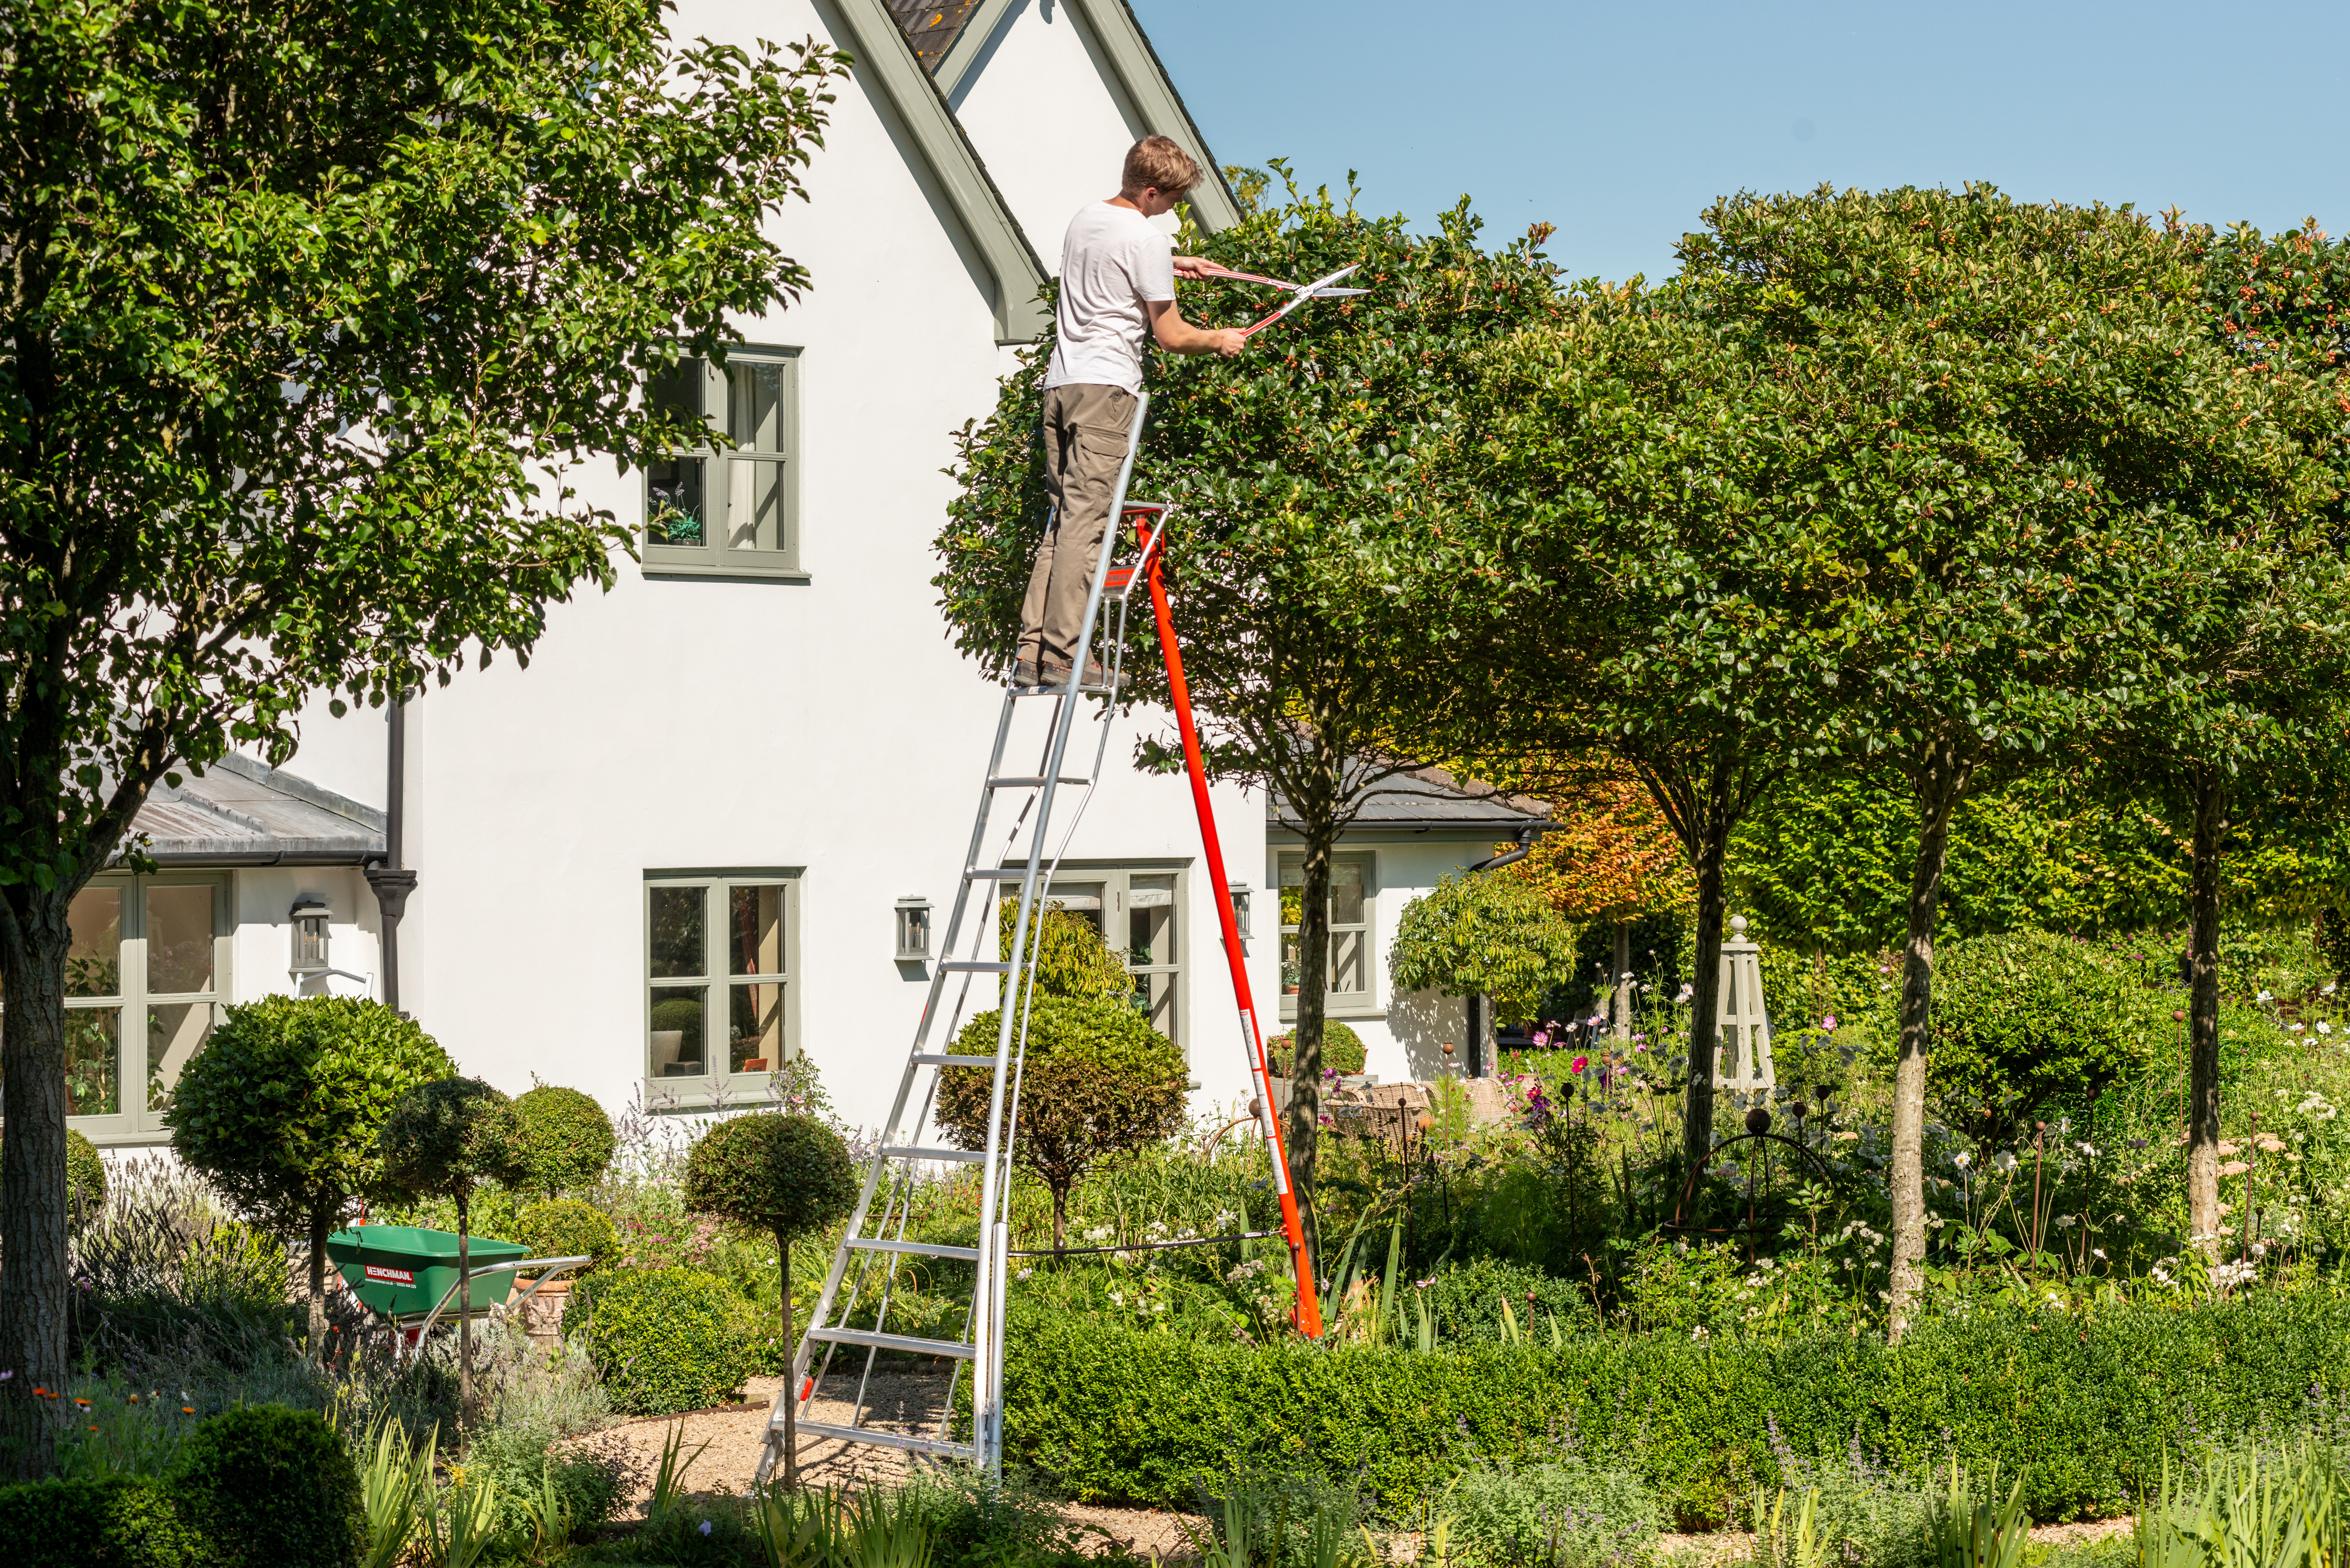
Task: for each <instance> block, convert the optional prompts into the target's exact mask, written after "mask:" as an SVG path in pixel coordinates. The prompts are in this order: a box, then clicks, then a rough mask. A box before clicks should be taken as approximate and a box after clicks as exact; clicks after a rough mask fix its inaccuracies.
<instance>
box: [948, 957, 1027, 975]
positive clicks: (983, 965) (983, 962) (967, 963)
mask: <svg viewBox="0 0 2350 1568" xmlns="http://www.w3.org/2000/svg"><path fill="white" fill-rule="evenodd" d="M939 968H941V969H942V970H944V971H946V972H947V973H949V974H1010V973H1011V972H1012V966H1011V965H1010V964H1008V963H1006V962H1004V961H1003V960H1002V959H948V960H946V961H943V962H941V964H940V965H939Z"/></svg>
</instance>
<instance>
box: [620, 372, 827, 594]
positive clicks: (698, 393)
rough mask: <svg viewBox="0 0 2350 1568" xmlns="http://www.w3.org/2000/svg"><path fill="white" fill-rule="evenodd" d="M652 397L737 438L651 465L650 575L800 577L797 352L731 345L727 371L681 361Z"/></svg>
mask: <svg viewBox="0 0 2350 1568" xmlns="http://www.w3.org/2000/svg"><path fill="white" fill-rule="evenodd" d="M645 395H646V397H647V399H649V400H650V401H652V402H655V403H659V404H663V405H666V406H668V407H670V408H674V409H680V410H684V411H685V412H687V413H688V414H690V415H693V416H696V417H699V418H700V419H701V420H702V422H703V423H704V424H705V425H707V426H708V427H709V428H710V430H711V431H712V432H713V434H718V433H723V435H724V436H725V437H726V438H727V439H728V441H731V442H732V444H731V445H722V444H721V443H720V442H719V441H716V440H712V441H711V443H710V444H709V445H707V446H701V447H696V448H694V449H693V450H692V451H691V452H679V453H677V454H676V455H674V456H672V457H670V458H666V459H664V460H662V461H660V462H655V463H652V464H650V466H648V467H647V468H646V470H645V544H644V556H645V570H646V571H647V572H648V573H650V574H651V575H653V576H729V577H767V578H778V579H786V580H793V579H797V578H799V577H800V576H803V574H802V573H801V571H800V565H799V557H800V540H799V533H800V516H799V351H798V350H797V349H794V348H732V349H729V350H728V351H727V354H726V365H725V368H724V369H720V368H719V367H718V366H716V365H714V364H712V362H710V361H709V360H707V359H681V360H679V361H678V364H677V369H675V370H674V371H672V372H671V373H670V374H669V375H666V376H663V377H660V378H659V379H656V380H654V381H653V382H652V383H651V384H650V386H648V387H647V388H646V389H645Z"/></svg>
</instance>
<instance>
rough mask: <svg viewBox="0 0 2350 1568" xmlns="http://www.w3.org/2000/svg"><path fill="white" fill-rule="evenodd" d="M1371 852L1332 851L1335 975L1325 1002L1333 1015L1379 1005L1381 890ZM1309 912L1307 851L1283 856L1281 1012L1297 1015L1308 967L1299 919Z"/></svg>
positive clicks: (1332, 962)
mask: <svg viewBox="0 0 2350 1568" xmlns="http://www.w3.org/2000/svg"><path fill="white" fill-rule="evenodd" d="M1372 870H1373V858H1372V857H1370V856H1369V855H1360V854H1339V855H1333V856H1331V857H1330V977H1329V987H1328V990H1327V991H1326V992H1325V993H1324V1002H1323V1006H1324V1009H1325V1011H1326V1012H1328V1013H1329V1014H1330V1015H1331V1016H1333V1017H1337V1018H1346V1017H1358V1016H1362V1015H1365V1014H1369V1013H1376V1012H1378V1011H1379V1007H1378V999H1377V998H1376V997H1374V996H1373V995H1372V994H1371V985H1372V979H1371V957H1372V948H1371V929H1372V914H1373V908H1374V905H1375V904H1376V902H1377V900H1376V898H1375V894H1376V893H1377V891H1378V888H1377V886H1376V885H1375V883H1374V881H1373V878H1372ZM1303 919H1305V857H1304V856H1302V855H1284V856H1283V857H1281V1016H1282V1017H1283V1018H1284V1020H1290V1019H1295V1017H1296V1016H1297V987H1298V983H1299V981H1301V980H1303V979H1304V977H1305V961H1304V959H1303V957H1302V956H1301V955H1302V952H1303V949H1302V947H1301V945H1300V938H1299V933H1298V925H1299V923H1300V922H1301V921H1302V920H1303Z"/></svg>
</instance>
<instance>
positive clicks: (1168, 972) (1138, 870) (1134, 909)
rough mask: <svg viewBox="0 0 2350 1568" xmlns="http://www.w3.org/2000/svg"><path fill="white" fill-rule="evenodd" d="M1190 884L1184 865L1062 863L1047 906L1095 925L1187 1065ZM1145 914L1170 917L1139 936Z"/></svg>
mask: <svg viewBox="0 0 2350 1568" xmlns="http://www.w3.org/2000/svg"><path fill="white" fill-rule="evenodd" d="M1091 889H1098V892H1094V891H1091ZM1190 893H1191V872H1190V869H1189V867H1188V863H1187V862H1184V861H1180V860H1166V861H1149V860H1118V861H1101V862H1096V861H1075V860H1064V861H1063V862H1061V864H1060V866H1059V867H1058V868H1057V869H1056V870H1055V872H1054V873H1053V880H1052V882H1051V883H1050V884H1049V885H1048V886H1047V888H1046V889H1045V902H1046V904H1047V905H1050V906H1055V907H1058V908H1061V909H1069V910H1071V912H1073V913H1078V914H1084V915H1087V916H1088V917H1089V918H1091V919H1093V920H1094V925H1095V929H1097V930H1099V931H1101V932H1103V935H1104V940H1106V941H1107V942H1108V943H1109V950H1110V951H1112V952H1114V953H1116V954H1118V960H1119V961H1120V962H1121V963H1123V964H1124V965H1125V966H1126V972H1127V973H1128V974H1130V975H1132V976H1133V977H1134V981H1135V987H1134V990H1135V995H1136V999H1137V1005H1138V1006H1139V1007H1140V1008H1141V1010H1142V1012H1143V1013H1144V1015H1145V1016H1146V1017H1148V1018H1149V1020H1150V1023H1151V1027H1153V1028H1154V1029H1157V1030H1158V1031H1159V1033H1161V1034H1163V1035H1165V1036H1166V1037H1167V1040H1168V1043H1169V1044H1171V1045H1173V1046H1174V1047H1175V1048H1176V1049H1177V1050H1178V1051H1180V1052H1182V1053H1183V1054H1184V1059H1185V1060H1186V1061H1189V1060H1190V1059H1191V1048H1190V1046H1189V1045H1188V1044H1185V1040H1184V1033H1185V1023H1186V1018H1185V1014H1186V1011H1187V1010H1186V1009H1185V1007H1184V1005H1183V990H1184V985H1183V977H1184V974H1185V972H1186V971H1187V968H1188V964H1187V959H1188V958H1189V956H1190V955H1188V954H1187V953H1185V951H1184V944H1185V942H1186V941H1187V940H1188V935H1187V928H1186V927H1185V925H1184V923H1183V917H1184V914H1185V911H1186V910H1188V909H1190V907H1191V901H1190ZM1138 895H1139V898H1138ZM1014 896H1015V897H1016V896H1017V889H1014ZM1094 900H1098V901H1097V902H1096V901H1094ZM1161 900H1163V901H1161ZM1146 908H1148V909H1166V910H1167V911H1168V913H1167V916H1166V918H1165V919H1149V918H1148V917H1145V919H1147V920H1148V924H1149V926H1150V927H1153V928H1156V929H1155V930H1150V931H1148V932H1147V933H1146V932H1139V931H1138V930H1137V929H1136V919H1137V916H1138V914H1139V913H1140V911H1141V910H1142V909H1146ZM1113 933H1115V936H1114V938H1113ZM1138 935H1143V936H1145V940H1146V945H1145V946H1140V947H1138V946H1137V945H1135V940H1134V939H1135V938H1136V937H1137V936H1138Z"/></svg>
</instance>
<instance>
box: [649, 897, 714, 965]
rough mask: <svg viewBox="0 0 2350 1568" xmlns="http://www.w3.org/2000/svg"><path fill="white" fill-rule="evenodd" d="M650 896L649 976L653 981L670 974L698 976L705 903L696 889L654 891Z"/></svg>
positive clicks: (701, 958)
mask: <svg viewBox="0 0 2350 1568" xmlns="http://www.w3.org/2000/svg"><path fill="white" fill-rule="evenodd" d="M650 892H651V895H652V973H653V978H654V979H656V980H660V979H665V978H666V977H668V976H670V975H673V974H700V973H702V964H703V962H704V958H703V950H702V905H703V903H704V901H705V899H704V897H703V894H702V889H701V888H651V889H650Z"/></svg>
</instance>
